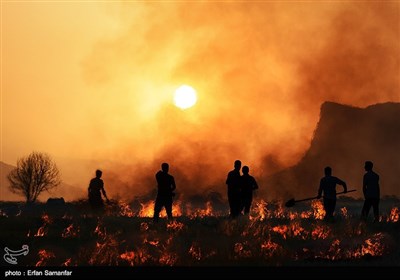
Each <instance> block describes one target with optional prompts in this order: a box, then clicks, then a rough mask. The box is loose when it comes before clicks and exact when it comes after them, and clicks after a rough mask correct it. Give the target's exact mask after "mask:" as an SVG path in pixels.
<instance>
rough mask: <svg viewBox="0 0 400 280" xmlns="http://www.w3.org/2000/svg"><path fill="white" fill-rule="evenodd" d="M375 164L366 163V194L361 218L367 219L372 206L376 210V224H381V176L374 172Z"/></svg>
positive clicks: (364, 179) (364, 185)
mask: <svg viewBox="0 0 400 280" xmlns="http://www.w3.org/2000/svg"><path fill="white" fill-rule="evenodd" d="M373 166H374V164H373V163H372V162H371V161H366V162H365V165H364V169H365V171H367V172H366V173H365V174H364V178H363V193H364V198H365V201H364V206H363V208H362V211H361V216H362V218H364V219H367V217H368V214H369V209H371V206H372V207H373V209H374V222H379V199H380V189H379V175H378V174H376V173H375V172H374V171H372V167H373Z"/></svg>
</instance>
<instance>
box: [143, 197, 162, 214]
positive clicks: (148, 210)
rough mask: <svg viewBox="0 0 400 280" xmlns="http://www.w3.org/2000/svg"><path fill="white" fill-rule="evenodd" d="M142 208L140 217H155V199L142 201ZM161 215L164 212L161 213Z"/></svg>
mask: <svg viewBox="0 0 400 280" xmlns="http://www.w3.org/2000/svg"><path fill="white" fill-rule="evenodd" d="M140 205H141V209H140V211H139V217H141V218H146V217H153V215H154V201H149V202H148V203H140ZM160 214H161V215H162V214H163V212H161V213H160Z"/></svg>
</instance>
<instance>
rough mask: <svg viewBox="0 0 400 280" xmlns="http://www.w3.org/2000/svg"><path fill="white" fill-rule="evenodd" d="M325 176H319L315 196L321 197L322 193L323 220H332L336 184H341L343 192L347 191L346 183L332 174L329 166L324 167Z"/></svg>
mask: <svg viewBox="0 0 400 280" xmlns="http://www.w3.org/2000/svg"><path fill="white" fill-rule="evenodd" d="M324 172H325V176H324V177H323V178H321V181H320V183H319V189H318V196H317V198H321V196H322V193H323V194H324V210H325V212H326V214H325V217H324V220H326V221H331V220H333V213H334V212H335V207H336V185H341V186H343V189H344V193H346V192H347V185H346V183H345V182H344V181H342V180H340V179H339V178H337V177H334V176H332V168H330V167H329V166H327V167H325V169H324Z"/></svg>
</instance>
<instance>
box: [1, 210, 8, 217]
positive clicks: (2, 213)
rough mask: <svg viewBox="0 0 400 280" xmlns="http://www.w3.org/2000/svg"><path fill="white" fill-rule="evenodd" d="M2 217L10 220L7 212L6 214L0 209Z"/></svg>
mask: <svg viewBox="0 0 400 280" xmlns="http://www.w3.org/2000/svg"><path fill="white" fill-rule="evenodd" d="M0 217H6V218H8V215H7V213H6V212H4V211H3V210H2V209H0Z"/></svg>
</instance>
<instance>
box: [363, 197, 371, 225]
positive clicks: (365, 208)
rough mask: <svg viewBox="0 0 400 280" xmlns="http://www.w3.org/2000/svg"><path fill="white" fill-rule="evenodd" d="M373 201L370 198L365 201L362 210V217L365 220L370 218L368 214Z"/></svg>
mask: <svg viewBox="0 0 400 280" xmlns="http://www.w3.org/2000/svg"><path fill="white" fill-rule="evenodd" d="M371 205H372V204H371V199H370V198H366V199H365V201H364V205H363V208H362V210H361V217H362V218H363V219H365V220H366V219H367V218H368V213H369V209H371Z"/></svg>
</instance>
